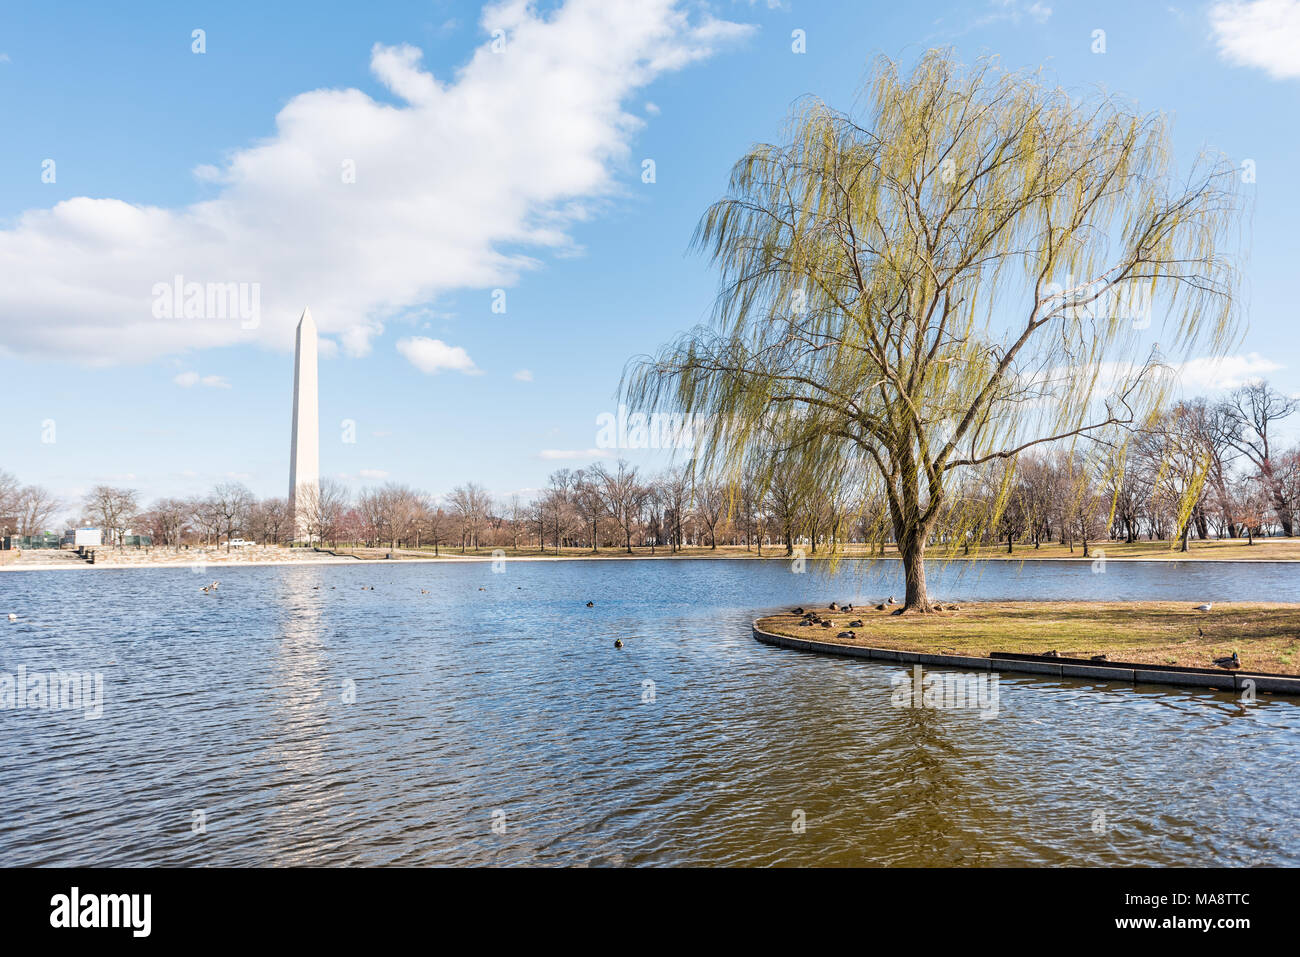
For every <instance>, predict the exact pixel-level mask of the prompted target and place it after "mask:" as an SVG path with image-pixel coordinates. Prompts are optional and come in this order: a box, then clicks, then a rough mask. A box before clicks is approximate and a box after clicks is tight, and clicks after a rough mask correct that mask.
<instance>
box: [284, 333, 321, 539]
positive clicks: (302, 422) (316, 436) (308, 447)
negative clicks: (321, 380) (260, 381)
mask: <svg viewBox="0 0 1300 957" xmlns="http://www.w3.org/2000/svg"><path fill="white" fill-rule="evenodd" d="M316 392H317V389H316V323H315V322H314V321H313V320H312V317H311V310H310V309H304V310H303V311H302V318H301V319H299V320H298V335H297V341H296V343H295V345H294V355H293V438H292V439H291V442H290V446H289V514H290V515H291V516H293V517H292V527H293V537H294V541H298V542H305V541H307V540H308V539H309V538H310V534H309V527H308V512H309V511H310V507H311V506H310V499H311V497H312V496H313V495H314V494H316V493H317V492H318V490H319V483H320V409H319V406H318V405H317V395H316Z"/></svg>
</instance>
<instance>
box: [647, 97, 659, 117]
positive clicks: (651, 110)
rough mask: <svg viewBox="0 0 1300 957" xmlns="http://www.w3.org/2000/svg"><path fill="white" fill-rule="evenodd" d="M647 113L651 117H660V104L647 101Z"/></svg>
mask: <svg viewBox="0 0 1300 957" xmlns="http://www.w3.org/2000/svg"><path fill="white" fill-rule="evenodd" d="M645 111H646V112H647V113H648V114H650V115H651V116H658V115H659V113H660V109H659V104H658V103H652V102H650V101H649V100H647V101H646V105H645Z"/></svg>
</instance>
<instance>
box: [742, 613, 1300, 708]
mask: <svg viewBox="0 0 1300 957" xmlns="http://www.w3.org/2000/svg"><path fill="white" fill-rule="evenodd" d="M752 627H753V632H754V638H755V640H757V641H760V642H762V643H763V644H765V645H774V646H776V647H778V648H789V649H791V650H794V651H809V652H812V653H814V654H823V655H838V656H839V657H842V658H866V659H868V660H870V661H888V662H893V663H898V664H921V665H935V666H937V667H941V668H960V669H966V670H970V669H974V670H979V671H1014V672H1018V673H1022V674H1035V675H1048V676H1050V677H1053V678H1091V679H1094V680H1102V681H1123V682H1128V683H1130V684H1157V685H1178V686H1181V687H1192V688H1209V689H1213V690H1215V691H1245V690H1246V688H1247V687H1248V685H1247V684H1246V682H1247V681H1250V682H1253V683H1254V688H1255V690H1256V691H1260V692H1267V693H1269V694H1284V695H1296V696H1300V678H1282V677H1277V676H1274V675H1255V674H1251V673H1250V672H1240V671H1225V672H1223V674H1213V673H1210V674H1201V673H1199V672H1193V671H1169V670H1160V671H1155V670H1152V671H1148V670H1146V669H1145V668H1142V667H1140V666H1135V665H1127V666H1125V665H1121V664H1117V665H1116V666H1114V667H1111V666H1107V665H1103V664H1097V665H1079V664H1070V663H1057V662H1054V661H1022V660H1018V659H1015V658H972V657H969V656H965V655H934V654H930V653H928V652H923V651H898V650H895V649H891V648H870V647H867V646H865V645H844V644H840V643H839V642H834V641H812V640H810V639H807V638H793V637H789V636H787V635H776V634H773V633H772V632H769V631H764V630H763V629H761V628H759V627H758V622H754V624H753V626H752Z"/></svg>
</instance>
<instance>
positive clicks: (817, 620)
mask: <svg viewBox="0 0 1300 957" xmlns="http://www.w3.org/2000/svg"><path fill="white" fill-rule="evenodd" d="M897 603H898V602H897V601H896V600H895V599H894V596H893V595H890V596H889V597H888V598H887V599H886V600H885V601H883V602H881V603H880V604H878V605H876V611H885V610H886V609H888V608H889V607H890V606H892V605H895V604H897ZM591 605H592V603H591V602H587V607H588V608H590V607H591ZM827 608H828V609H829V610H830V611H841V612H843V611H852V610H853V606H852V605H841V604H840V603H839V602H834V601H833V602H831V603H830V604H829V605H828V606H827ZM935 608H937V609H938V610H939V611H959V610H960V607H959V606H958V605H947V606H944V605H942V604H936V605H935ZM1213 608H1214V603H1213V602H1206V603H1205V604H1203V605H1197V606H1196V610H1197V611H1202V612H1207V611H1210V610H1212V609H1213ZM900 611H901V609H900ZM898 613H899V612H894V614H898ZM790 614H792V615H798V616H800V620H799V627H800V628H813V627H817V626H820V627H822V628H833V627H834V623H833V622H831V621H830V620H828V619H826V618H823V617H822V616H821V615H819V614H818V613H817V612H815V611H805V610H804V609H803V608H796V609H794V610H793V611H792V612H790ZM848 627H849V629H850V630H848V631H841V632H839V633H838V634H836V636H835V637H836V638H840V639H847V640H849V641H852V640H854V639H856V638H857V633H856V632H854V631H852V629H854V628H862V627H864V624H863V621H862V619H860V618H856V619H854V620H853V621H850V622H849V624H848ZM1196 636H1197V637H1198V638H1204V637H1205V632H1204V630H1203V629H1201V628H1197V629H1196ZM615 647H622V644H621V643H617V644H616V645H615ZM1039 657H1040V658H1060V657H1062V655H1061V653H1060V652H1059V651H1056V650H1055V649H1053V650H1052V651H1044V652H1042V653H1041V654H1040V655H1039ZM1089 660H1090V661H1108V660H1109V659H1108V658H1107V657H1106V655H1104V654H1101V655H1092V656H1091V657H1090V658H1089ZM1213 661H1214V664H1215V665H1216V666H1218V667H1220V668H1227V669H1229V670H1231V669H1234V668H1240V667H1241V659H1240V658H1239V657H1238V656H1237V653H1236V652H1235V651H1234V652H1233V653H1232V654H1231V655H1225V656H1224V657H1222V658H1215V659H1213Z"/></svg>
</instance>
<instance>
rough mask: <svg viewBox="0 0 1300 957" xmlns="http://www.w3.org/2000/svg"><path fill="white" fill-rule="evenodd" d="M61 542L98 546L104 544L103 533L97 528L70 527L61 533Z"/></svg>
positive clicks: (89, 546) (75, 545)
mask: <svg viewBox="0 0 1300 957" xmlns="http://www.w3.org/2000/svg"><path fill="white" fill-rule="evenodd" d="M63 544H64V545H72V546H74V547H77V546H81V545H85V546H86V547H88V548H98V547H100V546H101V545H103V544H104V533H103V532H101V531H100V530H99V529H97V528H70V529H68V530H67V531H66V532H64V533H63Z"/></svg>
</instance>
